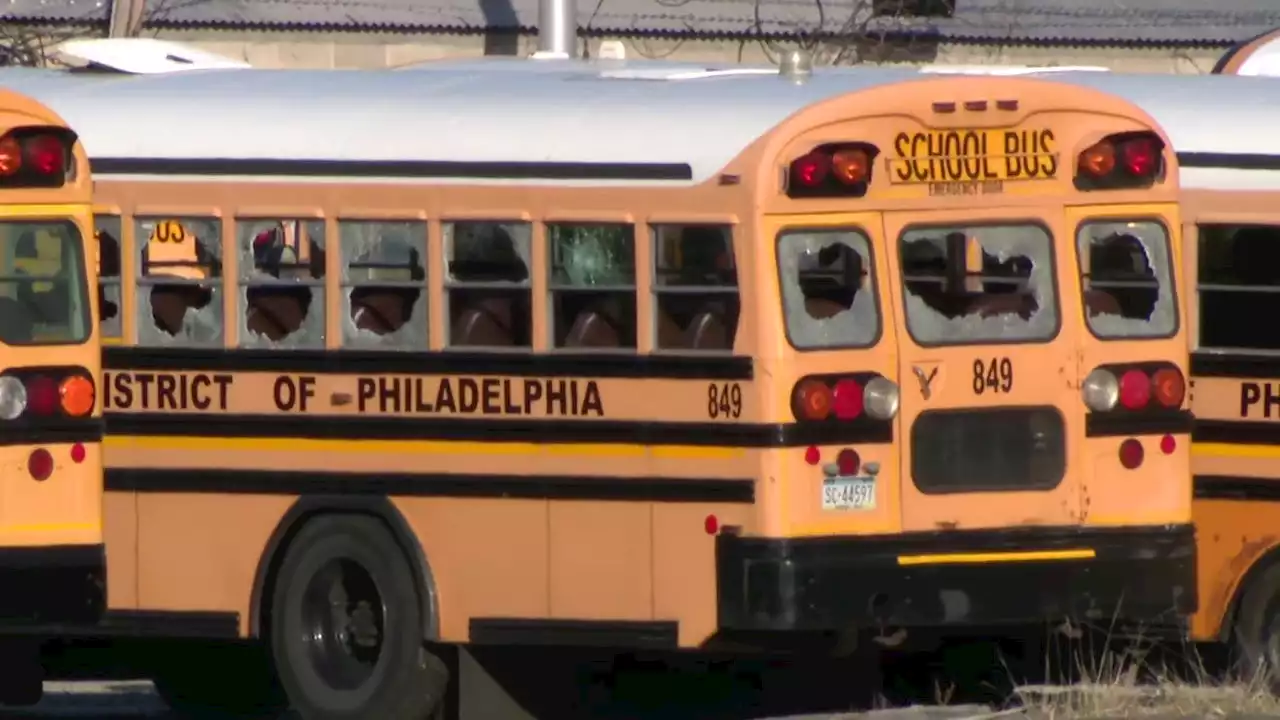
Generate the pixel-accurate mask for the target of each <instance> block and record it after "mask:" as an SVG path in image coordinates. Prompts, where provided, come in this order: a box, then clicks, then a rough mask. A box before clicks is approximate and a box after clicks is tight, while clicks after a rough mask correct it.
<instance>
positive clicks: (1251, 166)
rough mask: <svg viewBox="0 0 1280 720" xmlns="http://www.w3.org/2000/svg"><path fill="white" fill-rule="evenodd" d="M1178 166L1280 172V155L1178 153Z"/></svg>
mask: <svg viewBox="0 0 1280 720" xmlns="http://www.w3.org/2000/svg"><path fill="white" fill-rule="evenodd" d="M1178 164H1179V165H1181V166H1182V167H1184V168H1203V169H1212V168H1220V169H1224V170H1280V155H1265V154H1262V153H1221V152H1180V153H1178Z"/></svg>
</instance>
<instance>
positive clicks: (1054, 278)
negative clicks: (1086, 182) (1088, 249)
mask: <svg viewBox="0 0 1280 720" xmlns="http://www.w3.org/2000/svg"><path fill="white" fill-rule="evenodd" d="M961 224H964V225H966V226H968V227H984V228H994V227H1018V226H1023V227H1025V226H1032V227H1039V228H1040V229H1042V230H1044V233H1045V236H1047V237H1048V238H1049V283H1050V291H1051V292H1052V293H1053V302H1054V306H1055V309H1056V312H1055V313H1054V328H1053V334H1051V335H1046V336H1044V337H1037V338H1012V339H999V338H995V339H990V340H984V339H980V338H974V339H970V340H969V341H968V342H963V343H956V342H921V341H920V338H918V337H916V334H915V331H914V330H912V329H911V320H910V318H909V317H908V314H907V286H906V280H905V279H904V274H903V272H902V238H903V236H905V235H906V234H907V233H909V232H915V231H917V230H922V229H923V230H928V229H931V228H935V229H944V230H945V229H947V228H955V227H956V226H957V225H961ZM1075 237H1076V236H1075V235H1072V236H1071V240H1072V242H1073V243H1074V242H1075ZM893 243H894V246H895V248H896V252H897V270H898V289H899V290H900V291H901V297H902V325H903V327H904V328H905V329H906V331H907V336H908V337H910V338H911V342H913V343H915V344H916V346H917V347H921V348H926V349H930V350H932V349H938V348H965V347H1008V346H1018V345H1052V344H1053V343H1055V342H1057V340H1058V338H1059V337H1061V336H1062V321H1063V315H1065V314H1066V313H1064V312H1063V311H1062V293H1061V292H1060V283H1059V282H1058V265H1059V263H1058V253H1057V249H1056V245H1057V238H1056V237H1055V236H1054V234H1053V229H1052V228H1050V227H1049V224H1048V223H1047V222H1045V221H1044V220H1043V219H1041V218H1028V219H1025V220H1022V219H1012V220H1011V219H1001V220H999V221H995V222H991V221H986V220H983V219H981V218H976V219H971V220H962V221H958V222H953V223H910V224H907V225H903V226H902V229H901V231H899V233H898V236H897V237H896V238H895V239H894V241H893ZM1073 247H1074V246H1073ZM1077 254H1079V253H1077ZM1078 264H1079V263H1077V265H1078Z"/></svg>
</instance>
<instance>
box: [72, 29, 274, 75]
mask: <svg viewBox="0 0 1280 720" xmlns="http://www.w3.org/2000/svg"><path fill="white" fill-rule="evenodd" d="M54 52H55V53H56V54H57V56H58V57H59V58H61V59H63V60H64V61H67V62H68V64H74V65H89V66H97V67H103V68H109V69H111V70H115V71H116V72H122V73H129V74H134V75H155V74H163V73H172V72H183V71H186V70H215V69H216V70H247V69H252V68H253V66H252V65H250V64H249V63H247V62H244V61H242V60H232V59H231V58H228V57H224V56H222V55H217V54H214V53H211V52H208V51H206V50H201V49H200V48H197V47H192V46H190V45H183V44H182V43H176V42H171V41H168V40H157V39H155V38H94V39H87V40H68V41H67V42H64V43H62V44H61V45H59V46H57V47H56V48H55V49H54Z"/></svg>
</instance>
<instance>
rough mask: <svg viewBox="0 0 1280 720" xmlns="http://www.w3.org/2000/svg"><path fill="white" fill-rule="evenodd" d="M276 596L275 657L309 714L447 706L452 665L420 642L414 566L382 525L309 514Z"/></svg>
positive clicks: (398, 719) (312, 717)
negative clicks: (447, 692) (446, 698)
mask: <svg viewBox="0 0 1280 720" xmlns="http://www.w3.org/2000/svg"><path fill="white" fill-rule="evenodd" d="M272 595H273V597H272V600H271V603H272V604H271V628H270V633H271V647H272V655H273V657H274V658H275V663H276V668H277V669H278V671H279V675H280V682H281V684H282V685H283V686H284V688H285V691H286V693H287V694H288V696H289V701H290V704H291V705H292V706H293V708H294V709H295V710H296V711H297V712H298V714H299V715H300V716H301V717H302V718H304V720H365V719H367V718H378V720H423V718H428V717H431V716H432V715H435V714H438V713H440V712H442V708H443V706H444V698H445V691H446V689H447V688H448V684H449V672H448V668H447V666H446V665H445V663H444V662H443V661H442V660H441V659H440V658H439V657H437V656H436V655H434V654H432V653H430V652H429V651H428V650H427V648H426V646H425V645H424V643H423V627H424V621H425V618H423V617H422V604H421V602H420V600H419V595H418V588H417V586H416V584H415V582H414V575H413V571H412V569H411V566H410V565H409V562H408V560H406V558H405V556H404V553H403V551H402V550H401V549H400V547H399V545H397V544H396V541H395V538H393V537H392V536H391V533H390V532H389V531H388V530H387V529H386V527H385V526H384V525H383V524H382V523H381V522H379V521H378V520H375V519H373V518H370V517H364V516H359V515H325V516H322V517H319V518H316V519H314V520H311V521H308V522H307V524H306V525H305V526H304V527H303V528H302V530H301V531H299V533H298V535H297V536H296V537H295V538H294V540H293V541H292V542H290V543H289V547H288V550H287V551H286V553H285V556H284V560H283V562H282V563H281V565H280V571H279V573H278V575H277V576H276V580H275V589H274V592H273V593H272Z"/></svg>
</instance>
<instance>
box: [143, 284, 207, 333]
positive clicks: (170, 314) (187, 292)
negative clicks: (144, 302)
mask: <svg viewBox="0 0 1280 720" xmlns="http://www.w3.org/2000/svg"><path fill="white" fill-rule="evenodd" d="M211 299H212V293H210V292H209V291H208V290H206V289H205V288H202V287H196V286H191V285H153V286H152V288H151V319H152V321H153V322H155V325H156V327H157V328H159V329H160V330H162V331H164V332H166V333H168V334H170V335H173V336H177V335H179V334H181V333H182V321H183V319H184V318H186V316H187V308H197V309H198V308H202V307H204V306H205V305H208V304H209V301H210V300H211Z"/></svg>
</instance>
